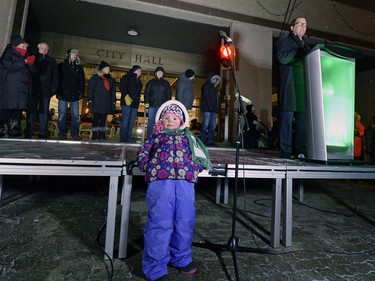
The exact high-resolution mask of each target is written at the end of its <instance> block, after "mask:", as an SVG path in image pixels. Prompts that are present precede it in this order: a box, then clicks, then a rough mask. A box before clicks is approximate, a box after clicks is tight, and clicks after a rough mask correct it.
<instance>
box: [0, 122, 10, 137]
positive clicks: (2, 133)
mask: <svg viewBox="0 0 375 281" xmlns="http://www.w3.org/2000/svg"><path fill="white" fill-rule="evenodd" d="M8 137H9V134H8V125H7V123H6V122H5V121H2V122H1V124H0V138H8Z"/></svg>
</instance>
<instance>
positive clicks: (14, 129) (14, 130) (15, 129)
mask: <svg viewBox="0 0 375 281" xmlns="http://www.w3.org/2000/svg"><path fill="white" fill-rule="evenodd" d="M8 127H9V137H11V138H19V137H20V136H21V134H20V125H19V122H18V120H17V119H9V120H8Z"/></svg>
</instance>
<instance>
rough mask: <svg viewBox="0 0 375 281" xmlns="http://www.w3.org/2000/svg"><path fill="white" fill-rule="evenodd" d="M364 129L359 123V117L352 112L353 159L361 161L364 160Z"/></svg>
mask: <svg viewBox="0 0 375 281" xmlns="http://www.w3.org/2000/svg"><path fill="white" fill-rule="evenodd" d="M365 131H366V127H365V125H363V123H362V122H361V115H359V114H358V113H357V112H354V159H357V160H361V161H363V160H364V159H365V158H364V151H365V149H364V148H365V146H364V143H363V141H364V138H363V137H364V136H365Z"/></svg>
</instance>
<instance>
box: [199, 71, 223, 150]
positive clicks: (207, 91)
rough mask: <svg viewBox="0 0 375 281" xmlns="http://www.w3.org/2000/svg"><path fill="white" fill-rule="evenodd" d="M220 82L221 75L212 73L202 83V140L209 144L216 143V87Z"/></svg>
mask: <svg viewBox="0 0 375 281" xmlns="http://www.w3.org/2000/svg"><path fill="white" fill-rule="evenodd" d="M219 83H220V76H219V75H216V74H215V73H210V74H209V75H208V77H207V81H206V82H205V83H204V84H203V85H202V89H201V90H202V91H201V94H202V96H201V109H202V129H201V140H202V142H203V143H204V144H205V145H207V146H212V145H215V144H214V134H215V128H216V114H217V112H218V111H219V105H220V102H219V95H218V93H217V90H216V87H217V85H219Z"/></svg>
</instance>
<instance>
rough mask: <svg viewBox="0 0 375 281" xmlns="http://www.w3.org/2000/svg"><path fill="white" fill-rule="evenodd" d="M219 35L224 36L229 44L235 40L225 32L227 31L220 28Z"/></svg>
mask: <svg viewBox="0 0 375 281" xmlns="http://www.w3.org/2000/svg"><path fill="white" fill-rule="evenodd" d="M219 36H220V37H221V38H224V40H225V42H227V43H228V44H233V40H232V39H230V38H229V37H228V36H227V34H226V33H225V31H222V30H220V31H219Z"/></svg>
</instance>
